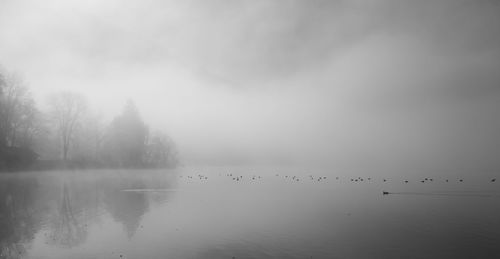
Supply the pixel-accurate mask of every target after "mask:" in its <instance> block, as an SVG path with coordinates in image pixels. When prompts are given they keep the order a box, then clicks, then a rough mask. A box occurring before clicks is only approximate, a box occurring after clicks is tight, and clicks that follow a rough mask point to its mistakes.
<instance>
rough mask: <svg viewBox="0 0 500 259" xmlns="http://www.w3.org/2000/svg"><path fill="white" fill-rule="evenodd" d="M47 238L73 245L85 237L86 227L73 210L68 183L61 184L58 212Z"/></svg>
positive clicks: (61, 243) (66, 245)
mask: <svg viewBox="0 0 500 259" xmlns="http://www.w3.org/2000/svg"><path fill="white" fill-rule="evenodd" d="M48 237H49V240H50V242H51V243H53V244H58V245H61V246H65V247H73V246H76V245H78V244H81V243H82V242H84V241H85V239H86V237H87V228H86V227H85V226H84V225H83V224H82V223H81V221H79V220H78V219H77V217H76V216H75V213H74V212H73V207H72V204H71V198H70V194H69V192H68V185H67V184H66V183H65V184H64V186H63V193H62V199H61V205H60V209H59V214H58V215H57V218H56V219H55V221H54V222H53V228H52V233H51V235H50V236H48Z"/></svg>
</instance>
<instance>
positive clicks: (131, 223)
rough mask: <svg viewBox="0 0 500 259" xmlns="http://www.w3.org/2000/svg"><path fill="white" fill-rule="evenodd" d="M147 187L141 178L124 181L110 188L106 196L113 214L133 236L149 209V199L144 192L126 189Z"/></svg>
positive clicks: (105, 200)
mask: <svg viewBox="0 0 500 259" xmlns="http://www.w3.org/2000/svg"><path fill="white" fill-rule="evenodd" d="M143 188H146V185H145V184H144V182H143V181H142V180H140V179H134V180H132V181H122V182H120V183H119V184H118V185H115V186H113V187H112V188H111V189H108V191H107V192H106V195H105V197H104V202H105V204H106V208H107V210H108V211H109V213H110V214H111V216H112V217H113V218H114V219H115V220H116V221H118V222H121V223H122V224H123V226H124V227H125V230H126V232H127V235H128V237H129V238H130V237H132V236H133V235H134V234H135V232H136V231H137V228H138V227H139V224H140V221H141V217H142V215H144V213H146V212H147V211H148V208H149V200H148V197H146V195H145V193H143V192H127V191H122V190H124V189H143Z"/></svg>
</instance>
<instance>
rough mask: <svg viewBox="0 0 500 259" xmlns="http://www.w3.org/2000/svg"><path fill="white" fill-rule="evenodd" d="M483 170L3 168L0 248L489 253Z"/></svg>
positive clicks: (14, 253)
mask: <svg viewBox="0 0 500 259" xmlns="http://www.w3.org/2000/svg"><path fill="white" fill-rule="evenodd" d="M337 177H338V178H337ZM425 177H427V176H425ZM431 177H432V180H431V179H430V178H431ZM368 178H370V179H368ZM492 178H494V175H482V176H475V177H468V178H467V177H460V176H450V175H448V176H446V177H438V176H435V175H434V176H430V177H429V178H428V179H427V180H425V179H424V178H423V176H417V175H412V176H409V177H407V178H405V177H402V176H398V174H397V173H394V174H392V175H383V174H372V175H371V174H370V173H365V174H364V175H355V174H336V173H334V172H331V171H329V170H325V169H323V170H319V169H314V170H313V169H311V170H306V169H304V168H272V167H206V168H200V167H199V168H191V167H184V168H179V169H176V170H89V171H57V172H26V173H15V174H13V173H5V174H0V248H1V254H0V258H51V259H52V258H150V259H153V258H181V259H182V258H500V183H498V182H492V181H491V180H492ZM460 179H463V181H460ZM384 180H385V181H384ZM446 180H448V181H446ZM405 181H408V183H405ZM421 181H423V182H421ZM383 191H387V192H389V194H387V195H383Z"/></svg>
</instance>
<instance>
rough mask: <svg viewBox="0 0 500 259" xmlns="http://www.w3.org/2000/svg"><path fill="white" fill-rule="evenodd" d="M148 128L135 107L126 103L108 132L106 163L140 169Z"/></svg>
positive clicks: (129, 102)
mask: <svg viewBox="0 0 500 259" xmlns="http://www.w3.org/2000/svg"><path fill="white" fill-rule="evenodd" d="M147 136H148V128H147V127H146V125H145V124H144V122H143V121H142V118H141V116H140V115H139V112H138V110H137V107H136V106H135V105H134V103H133V102H132V101H130V100H129V101H128V102H127V103H126V105H125V108H124V110H123V112H122V114H121V115H119V116H118V117H116V118H115V119H114V120H113V121H112V123H111V125H110V129H109V132H108V136H107V137H108V140H107V143H106V145H107V147H106V149H107V151H108V156H107V159H108V162H111V163H112V164H113V165H117V166H120V167H142V166H144V161H143V156H144V153H145V150H146V141H147Z"/></svg>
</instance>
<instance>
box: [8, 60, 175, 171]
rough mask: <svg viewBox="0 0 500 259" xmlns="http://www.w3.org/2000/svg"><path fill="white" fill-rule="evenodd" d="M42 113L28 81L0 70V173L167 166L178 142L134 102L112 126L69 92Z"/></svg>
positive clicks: (57, 96)
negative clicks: (150, 122)
mask: <svg viewBox="0 0 500 259" xmlns="http://www.w3.org/2000/svg"><path fill="white" fill-rule="evenodd" d="M48 100H49V102H48V109H47V110H46V111H42V110H40V109H39V108H38V107H37V106H36V103H35V101H34V98H33V96H32V94H31V92H30V91H29V88H28V86H27V84H26V83H25V82H24V80H23V79H22V77H20V76H19V75H17V74H14V73H8V72H6V71H5V70H3V69H0V171H6V170H27V169H53V168H62V167H64V168H66V167H73V168H96V167H99V168H101V167H109V168H163V167H175V166H176V165H177V163H178V159H177V150H176V147H175V143H174V142H173V141H172V139H171V138H170V137H169V136H168V135H166V134H165V133H163V132H161V131H158V130H153V131H152V130H150V129H149V127H148V125H147V124H146V123H145V122H144V121H143V119H142V117H141V116H140V113H139V111H138V109H137V107H136V106H135V104H134V102H133V101H132V100H129V101H127V103H126V104H125V106H124V108H123V111H122V112H121V114H119V115H117V116H116V117H114V119H112V120H111V121H110V122H109V123H104V122H103V120H102V117H100V116H98V115H96V114H95V113H93V112H92V111H91V109H90V108H89V106H88V102H87V100H86V98H85V97H84V96H83V95H81V94H79V93H75V92H69V91H63V92H57V93H53V94H52V95H50V96H49V99H48Z"/></svg>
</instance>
